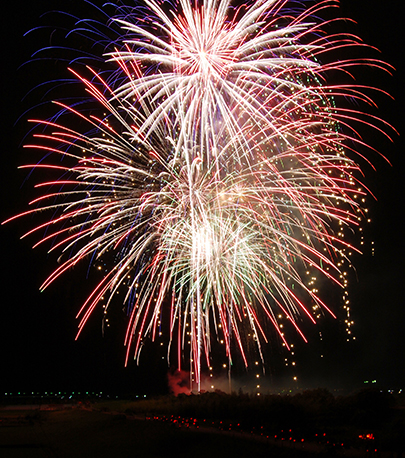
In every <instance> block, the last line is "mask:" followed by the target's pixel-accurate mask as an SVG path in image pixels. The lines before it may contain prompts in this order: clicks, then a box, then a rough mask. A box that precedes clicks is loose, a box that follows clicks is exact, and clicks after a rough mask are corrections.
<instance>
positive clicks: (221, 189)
mask: <svg viewBox="0 0 405 458" xmlns="http://www.w3.org/2000/svg"><path fill="white" fill-rule="evenodd" d="M193 5H194V2H189V1H188V0H179V1H178V3H177V5H176V7H173V9H172V10H170V11H167V8H168V5H167V2H159V1H156V0H146V1H145V7H144V8H143V9H142V10H141V9H133V8H131V7H129V6H124V5H120V7H119V8H117V14H116V16H114V17H112V20H111V21H110V23H109V24H110V25H109V27H110V28H111V30H114V31H115V33H116V35H117V36H118V39H117V38H116V39H115V40H114V41H113V42H110V43H108V42H107V43H105V40H104V42H103V43H104V45H105V46H104V48H103V51H104V54H103V59H104V64H105V65H106V66H107V64H108V65H110V66H111V64H113V65H114V66H115V67H114V70H106V69H103V68H102V65H101V68H100V69H97V70H95V69H94V68H93V67H92V66H91V65H88V66H86V67H85V68H84V67H80V65H79V64H77V66H78V68H77V67H75V65H73V64H72V68H71V69H70V70H71V72H72V73H73V75H74V76H75V78H76V79H77V80H79V81H81V82H82V83H83V85H84V86H85V88H86V91H87V93H88V94H90V97H91V98H92V100H93V101H94V102H95V106H96V108H97V110H99V113H100V114H99V115H97V114H95V113H96V112H97V110H96V109H94V110H93V111H92V112H91V113H90V112H89V113H86V112H84V111H83V110H82V111H79V110H80V106H79V108H78V107H77V106H76V105H73V106H68V105H66V104H64V103H61V102H58V101H56V102H55V103H56V104H57V106H58V107H59V109H60V112H59V113H58V116H56V117H55V118H53V119H52V120H47V121H40V122H38V121H35V122H36V123H37V124H38V123H39V130H38V132H40V133H38V134H36V135H35V138H36V139H37V141H38V143H35V144H30V145H26V146H27V147H29V148H36V149H40V150H44V151H46V152H47V154H48V153H50V157H58V156H60V159H61V161H59V162H55V163H52V160H49V163H47V161H46V160H44V161H43V162H41V164H40V165H39V166H28V167H40V168H43V167H45V168H49V169H50V170H51V171H53V172H56V173H60V175H59V178H56V179H55V180H54V181H47V182H46V183H41V184H40V185H39V186H40V187H41V186H42V187H43V189H45V187H46V188H50V189H51V190H50V191H49V192H47V193H44V195H43V196H42V197H40V198H38V199H36V200H35V201H34V202H33V203H35V205H36V209H35V210H32V211H31V212H37V211H43V210H48V211H49V213H50V215H51V216H50V219H49V220H48V221H47V222H46V223H45V224H41V225H40V226H38V227H36V228H34V229H33V230H32V231H30V232H29V233H27V234H26V235H28V234H31V233H33V232H38V231H41V230H45V231H46V232H45V235H43V236H42V237H41V239H40V242H38V244H40V243H44V242H47V241H52V247H51V250H61V257H60V258H59V259H60V260H61V264H60V265H59V266H58V268H57V269H56V270H55V271H54V272H53V273H52V274H51V275H50V276H49V278H48V279H47V280H46V281H45V283H44V284H43V286H42V288H45V287H47V286H48V285H49V284H50V283H52V282H53V281H54V280H56V279H57V278H58V277H59V276H60V275H61V274H62V273H63V272H65V271H67V270H68V269H70V268H71V267H73V266H74V265H75V264H76V263H78V262H79V261H82V260H83V259H84V258H90V259H91V261H92V262H93V263H96V264H97V263H98V262H101V261H102V260H103V259H105V258H108V259H109V260H110V259H113V261H112V262H111V261H109V262H111V265H109V268H108V269H107V271H106V273H105V276H104V277H103V278H102V280H101V281H100V283H99V284H98V286H97V287H96V288H95V290H94V291H93V292H92V293H91V294H90V296H89V298H88V300H87V301H86V302H85V304H84V305H83V307H82V309H81V310H80V312H79V314H78V316H79V317H80V325H79V333H80V331H81V330H82V328H83V326H84V324H85V323H86V321H87V320H88V318H89V316H90V315H91V313H92V311H93V310H94V309H95V308H96V307H97V306H103V307H104V310H105V313H107V312H108V308H109V306H110V304H111V303H112V299H113V297H114V296H115V295H116V294H117V293H118V292H119V291H124V297H125V299H124V302H125V304H126V306H127V311H128V316H129V324H128V332H127V335H126V339H125V343H126V345H127V348H128V353H127V358H128V356H129V355H130V354H131V350H132V351H133V352H134V353H132V354H135V358H137V359H139V356H140V352H141V349H142V347H143V345H144V343H145V338H147V337H151V338H152V340H155V339H156V337H157V335H158V334H160V332H159V328H160V324H161V320H167V321H168V322H169V326H168V327H169V329H170V331H169V333H170V336H169V346H168V360H169V362H170V361H172V362H173V359H175V360H176V359H177V365H178V367H179V368H180V367H181V365H182V361H185V364H190V365H191V367H190V372H191V373H194V378H193V380H194V381H195V382H196V384H197V388H198V390H199V389H200V380H201V371H202V367H205V366H206V367H210V366H211V365H212V363H211V345H212V342H213V339H217V340H218V341H220V342H223V345H224V355H226V357H227V358H228V360H229V363H231V361H232V352H234V351H237V352H238V353H239V354H241V355H242V358H243V360H244V362H245V365H246V366H248V365H249V355H248V351H247V349H248V348H250V347H251V342H253V343H254V345H255V347H256V351H257V352H258V353H259V354H260V357H261V358H262V360H264V357H263V351H262V350H263V348H264V346H265V345H266V344H267V343H268V341H269V339H273V338H274V336H273V335H272V334H271V333H269V331H268V329H269V325H271V327H272V328H273V329H275V330H276V334H275V335H276V336H278V339H279V340H280V341H281V342H282V343H283V345H284V346H285V347H287V348H290V345H291V340H293V338H291V339H290V337H287V335H286V333H285V330H284V324H286V328H287V327H288V328H290V331H289V332H292V334H291V335H294V334H295V335H297V336H299V337H300V338H303V339H304V340H305V337H304V335H303V333H302V331H301V330H300V327H299V323H300V320H301V319H302V318H301V317H303V318H304V319H308V320H310V321H312V322H313V323H315V322H316V320H317V319H318V318H319V317H320V316H321V313H322V312H321V311H322V310H323V311H327V312H328V313H330V314H331V315H332V316H334V315H333V313H332V312H331V311H330V310H329V308H328V307H327V305H326V304H325V303H324V301H323V300H322V299H321V297H320V295H319V294H318V289H317V286H316V284H315V282H316V276H317V275H318V276H322V277H324V278H326V279H328V280H329V281H330V282H332V283H334V284H337V285H339V286H341V287H342V288H343V289H344V290H345V288H346V286H347V279H346V278H345V272H344V270H345V266H347V265H349V266H350V264H351V261H350V256H351V253H352V252H353V251H358V250H356V249H355V248H354V247H353V246H352V245H351V243H350V242H348V241H346V239H345V238H344V235H345V230H347V229H350V230H351V231H354V232H355V231H356V230H357V229H358V228H359V227H360V226H361V224H362V221H363V220H364V219H367V218H366V213H365V210H363V209H362V206H361V202H362V199H363V198H364V196H365V194H366V192H365V191H364V188H363V186H362V184H361V183H360V182H359V181H358V178H357V177H358V175H359V173H358V172H360V167H359V165H358V164H357V162H356V161H355V160H354V159H353V157H354V158H356V150H357V149H358V148H359V149H360V148H362V149H364V148H366V147H367V146H366V145H365V143H364V141H363V140H362V139H361V138H360V136H359V135H358V134H357V132H356V130H355V128H354V127H350V125H352V124H354V123H356V122H357V123H363V124H367V125H370V123H369V119H372V120H373V123H374V124H375V125H376V126H377V127H376V129H377V130H380V131H381V129H380V128H379V127H378V124H379V123H380V120H378V119H377V118H373V117H367V116H366V115H364V113H362V112H361V111H355V110H354V109H352V108H346V105H345V104H343V105H341V106H340V105H339V104H340V103H341V102H342V101H343V100H345V99H346V98H350V99H352V100H355V102H356V103H357V104H359V105H361V106H367V105H371V106H372V105H373V101H372V99H371V97H370V95H368V94H367V90H366V89H367V88H364V86H361V85H356V83H355V82H354V79H352V78H351V77H350V72H351V71H352V69H354V68H355V67H356V66H359V65H363V66H364V65H370V66H374V67H379V68H381V69H382V70H386V71H388V69H389V67H388V66H387V65H386V64H384V63H383V62H380V61H376V60H373V59H370V60H367V59H358V60H356V59H353V58H349V59H348V60H342V59H340V60H339V61H336V62H335V61H334V60H333V58H332V57H331V56H332V55H333V52H334V51H335V50H336V49H339V52H341V50H342V49H344V48H349V47H350V48H353V47H354V48H355V47H358V48H361V47H365V45H364V44H363V43H362V42H361V40H360V39H358V38H357V37H355V36H354V35H352V34H348V35H345V34H344V33H332V34H331V35H330V36H329V35H328V34H327V29H328V27H329V26H330V24H329V23H328V22H322V21H320V20H319V16H320V15H321V12H322V10H324V9H326V8H329V7H334V6H336V2H335V1H333V0H331V1H329V0H326V1H324V2H320V3H318V4H314V5H313V6H312V7H310V8H309V9H308V10H303V8H302V6H301V7H299V5H298V4H297V3H295V2H292V1H284V0H283V1H281V0H267V1H252V2H249V3H247V4H244V5H241V6H239V7H233V6H232V5H231V4H230V2H229V1H225V0H217V1H215V0H204V1H202V2H200V4H199V5H194V6H193ZM145 11H146V13H145ZM141 12H142V14H141ZM90 24H91V25H90ZM86 25H87V26H88V34H89V37H91V31H92V30H93V27H94V26H93V24H92V23H91V21H89V22H87V21H82V22H80V24H79V25H78V30H79V31H80V33H81V34H82V33H85V30H86ZM105 49H107V52H106V51H105ZM78 61H79V60H78ZM109 68H110V67H109ZM332 73H333V75H334V78H335V79H336V75H342V77H346V76H348V77H347V81H346V80H345V82H344V83H343V84H334V82H333V81H332V80H330V75H331V74H332ZM84 75H87V76H84ZM79 105H80V104H79ZM64 116H71V117H73V119H74V118H77V119H78V120H79V119H80V120H81V121H83V120H84V121H85V122H86V123H87V124H88V126H89V131H88V132H87V133H82V132H76V131H75V130H74V129H72V128H71V127H68V126H67V125H64V124H63V123H62V122H61V121H60V119H64ZM44 131H45V132H46V133H43V132H44ZM349 153H350V154H349ZM359 157H360V155H359ZM55 164H57V165H55ZM31 212H28V213H31ZM25 214H26V213H25ZM18 216H21V215H18ZM111 253H112V254H113V256H111ZM343 298H344V301H345V306H344V307H345V310H346V311H347V316H348V317H349V316H350V312H349V307H348V300H347V296H346V291H344V294H343ZM283 323H284V324H283ZM173 348H176V350H175V351H173ZM173 353H174V354H175V355H173ZM185 355H186V356H185ZM173 356H174V357H173Z"/></svg>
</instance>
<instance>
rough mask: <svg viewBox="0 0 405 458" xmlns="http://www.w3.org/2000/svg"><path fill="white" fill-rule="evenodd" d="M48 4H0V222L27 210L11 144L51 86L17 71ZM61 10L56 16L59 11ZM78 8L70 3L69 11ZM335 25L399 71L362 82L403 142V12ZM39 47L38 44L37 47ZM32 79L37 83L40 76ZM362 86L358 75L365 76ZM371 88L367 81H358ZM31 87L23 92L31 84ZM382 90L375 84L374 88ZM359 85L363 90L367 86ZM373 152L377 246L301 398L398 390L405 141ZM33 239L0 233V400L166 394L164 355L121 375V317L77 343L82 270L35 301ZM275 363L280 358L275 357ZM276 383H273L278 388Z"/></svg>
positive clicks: (351, 3) (366, 2)
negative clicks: (3, 396)
mask: <svg viewBox="0 0 405 458" xmlns="http://www.w3.org/2000/svg"><path fill="white" fill-rule="evenodd" d="M55 3H57V2H54V1H51V0H47V1H45V0H42V1H36V2H24V4H23V5H22V4H21V2H7V6H5V7H3V15H2V33H3V36H2V45H3V46H2V51H1V52H2V61H3V65H2V67H3V70H2V74H1V76H2V83H3V84H2V117H3V119H2V128H3V136H2V142H1V151H2V153H1V154H2V169H3V176H2V183H1V185H2V206H1V220H2V221H3V220H4V219H6V218H8V217H10V216H12V215H14V214H16V213H18V212H19V211H22V210H24V209H25V208H26V204H27V202H28V201H29V199H30V195H31V193H32V186H33V184H34V182H33V181H31V182H28V183H25V184H24V183H23V181H24V177H25V175H26V174H25V172H23V171H18V170H17V166H18V165H21V164H22V163H24V161H23V160H22V158H23V153H22V149H21V148H20V146H19V145H20V143H21V142H22V140H23V136H24V135H25V133H26V132H27V129H28V127H27V123H26V122H25V121H24V117H23V120H21V121H18V122H16V121H17V119H18V117H19V116H21V115H22V114H23V112H24V110H25V109H27V108H29V107H28V106H27V104H26V103H22V102H21V99H22V98H23V96H24V95H25V94H26V92H27V91H28V90H29V89H30V88H31V87H32V81H34V80H38V81H40V80H42V81H45V80H46V79H48V75H47V74H43V75H38V74H30V72H29V71H27V70H26V69H19V67H20V66H21V65H22V64H23V63H24V62H26V61H28V60H29V58H30V54H31V53H32V52H34V51H35V50H36V49H37V48H39V47H41V46H44V45H46V43H42V42H39V43H36V42H32V40H31V39H27V38H23V34H24V32H26V31H27V30H29V29H30V28H32V27H35V26H36V25H37V24H38V23H39V22H40V21H39V19H37V18H38V17H39V16H40V15H41V14H42V13H44V12H46V11H49V10H51V9H53V8H55ZM58 3H60V5H59V7H60V8H61V9H64V8H67V6H66V5H67V3H64V2H58ZM68 3H69V5H70V4H74V5H75V6H77V5H78V4H79V0H74V1H71V2H68ZM341 4H342V10H343V13H342V15H344V16H348V17H351V18H353V19H354V20H356V21H357V23H358V25H357V27H355V28H354V30H355V31H356V32H357V33H358V34H359V35H360V36H361V37H362V38H363V39H364V40H365V41H366V42H367V43H369V44H372V45H374V46H376V47H377V48H379V49H380V50H381V57H382V59H384V60H385V61H387V62H389V63H390V64H392V65H393V66H394V67H395V68H396V71H395V72H394V75H393V77H392V78H387V77H382V76H376V75H374V74H372V75H371V79H375V80H376V84H377V85H379V86H380V87H383V88H384V89H387V90H388V91H389V92H390V93H391V94H392V95H393V96H394V97H395V99H396V100H395V102H393V101H391V100H390V99H388V98H381V100H380V99H379V105H380V111H379V112H378V113H377V114H378V115H380V116H381V117H383V118H384V119H386V120H387V121H388V122H390V123H391V124H393V125H394V126H395V127H396V128H397V129H398V130H399V131H400V133H403V123H404V122H403V119H404V115H403V107H404V106H405V105H404V95H403V79H404V75H405V73H404V66H403V60H404V52H403V45H402V39H403V35H404V28H403V24H402V20H403V17H404V6H403V4H402V3H401V2H398V1H396V0H387V1H385V2H377V1H374V0H373V1H370V0H343V1H342V2H341ZM43 36H44V35H43ZM37 73H38V71H37ZM365 76H366V75H365ZM367 76H370V75H367ZM31 79H32V81H31ZM380 79H381V81H380ZM366 81H367V80H366ZM368 140H369V142H370V143H373V145H375V146H376V147H377V149H379V150H380V151H381V152H382V153H383V154H384V155H385V156H386V157H387V158H388V159H389V160H390V162H391V163H392V167H390V166H389V165H388V164H387V163H386V162H385V161H384V160H382V159H379V158H377V157H376V158H373V161H374V163H375V165H376V168H377V171H376V172H375V171H373V170H372V169H371V168H367V167H366V168H365V171H366V175H367V176H366V179H365V180H366V183H367V184H368V185H369V186H370V188H371V189H372V191H373V193H374V194H375V195H376V197H377V202H373V203H371V204H370V212H371V216H372V219H373V223H372V225H371V226H370V227H369V228H368V232H369V234H370V235H369V236H368V237H369V239H370V240H374V242H375V255H374V256H371V253H370V250H367V252H365V254H364V255H363V256H362V257H360V258H358V259H357V261H356V265H357V275H358V282H357V283H356V282H352V284H351V288H350V293H351V300H352V311H353V316H354V319H355V322H356V326H355V328H354V332H355V334H356V337H357V340H356V342H355V343H350V344H347V343H346V342H345V340H346V339H345V335H344V331H343V328H342V326H340V325H339V323H337V322H336V321H334V322H333V323H332V324H331V325H328V330H330V333H329V334H328V336H327V337H326V340H327V341H328V349H327V351H326V354H325V355H324V358H323V359H322V360H321V359H320V358H319V347H318V346H316V345H315V344H314V345H312V344H309V345H307V346H306V347H305V348H302V349H300V356H301V357H302V359H301V360H297V364H298V366H297V371H298V373H299V375H300V377H301V380H302V384H303V386H306V385H315V386H316V385H326V384H327V385H328V386H329V387H333V386H334V384H335V385H336V386H338V385H339V384H341V383H343V382H349V384H350V383H352V384H353V387H357V386H359V384H360V383H361V382H362V381H363V380H367V379H368V380H370V379H377V381H378V382H379V383H381V384H382V385H384V386H387V387H390V386H392V387H404V388H405V386H404V385H405V383H404V382H405V367H404V350H405V339H404V335H405V333H404V330H403V329H404V323H405V307H404V300H403V287H404V285H403V284H404V268H403V265H404V262H403V256H404V243H403V233H404V222H403V210H404V204H403V202H404V185H403V177H402V174H403V170H404V168H403V166H404V152H403V151H404V150H403V138H401V137H396V138H394V140H395V143H394V144H391V143H390V142H388V141H386V140H384V139H383V138H382V137H378V136H376V138H375V141H374V140H373V139H371V140H370V139H368ZM31 227H33V222H32V221H31V220H30V218H27V219H24V220H21V221H18V222H15V223H11V224H8V225H6V226H2V227H1V229H0V230H1V240H2V244H1V260H2V275H1V277H0V278H1V296H0V297H1V299H0V301H1V302H0V303H1V328H0V339H1V342H0V364H1V374H2V375H1V381H0V390H1V391H0V393H1V392H4V391H16V390H22V391H23V390H26V391H33V390H34V391H37V390H40V391H47V390H49V391H50V390H101V391H108V390H111V391H114V390H115V391H117V390H122V391H142V390H143V391H145V390H146V391H147V390H149V391H155V392H159V391H164V390H165V389H166V388H165V387H166V381H165V375H164V374H165V372H166V370H167V368H166V366H165V364H164V362H163V363H162V361H161V355H160V354H159V352H158V351H157V350H154V349H153V348H151V349H150V350H149V352H150V354H149V355H148V354H146V355H143V357H142V364H141V367H140V368H137V367H136V366H135V365H134V364H133V365H131V366H130V367H129V368H127V369H124V368H123V361H124V347H123V346H122V341H123V333H124V328H125V316H124V315H123V314H122V316H121V315H119V314H118V315H117V317H116V330H114V331H113V332H111V333H110V334H109V337H108V338H106V339H102V338H101V324H100V320H99V319H98V318H97V317H94V318H93V320H91V321H90V324H89V325H88V327H87V328H86V329H85V331H84V333H83V335H82V336H81V337H80V339H79V340H78V341H75V340H74V337H75V333H76V326H77V322H76V320H75V314H76V312H77V311H78V309H79V307H80V305H81V304H82V302H83V300H84V299H85V298H86V297H87V296H86V294H87V293H88V292H89V291H90V287H89V285H88V284H86V280H85V275H86V266H85V267H82V268H79V269H77V271H75V272H71V273H69V274H68V275H67V278H66V280H63V281H58V282H57V283H56V284H55V285H53V286H51V287H50V288H49V289H48V290H47V291H45V292H44V293H39V291H38V288H39V286H40V284H41V283H42V281H43V280H44V279H45V278H46V276H47V275H48V274H49V273H50V272H51V270H52V269H53V267H54V264H53V261H49V262H48V260H47V255H46V252H45V250H41V249H39V250H34V251H33V250H32V249H31V244H33V243H34V240H33V239H29V240H19V237H20V236H21V235H22V234H23V233H24V232H25V230H26V229H28V228H31ZM275 357H280V358H283V355H282V353H281V352H280V353H279V354H278V355H277V354H276V355H275ZM276 377H277V374H273V378H276Z"/></svg>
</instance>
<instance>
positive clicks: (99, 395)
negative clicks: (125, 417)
mask: <svg viewBox="0 0 405 458" xmlns="http://www.w3.org/2000/svg"><path fill="white" fill-rule="evenodd" d="M4 395H5V396H41V397H44V396H62V397H65V396H69V398H72V396H76V395H77V396H84V395H86V396H98V397H102V396H103V392H102V391H100V392H96V391H92V392H90V391H85V392H81V391H76V392H75V391H72V392H67V391H64V392H62V391H58V392H56V391H55V392H53V391H49V392H48V391H45V392H43V393H39V392H35V391H31V392H21V391H18V392H17V393H4ZM104 396H106V397H108V398H109V397H111V398H115V399H118V396H110V395H108V394H107V395H106V394H104ZM135 398H136V399H139V398H146V394H144V395H136V396H135Z"/></svg>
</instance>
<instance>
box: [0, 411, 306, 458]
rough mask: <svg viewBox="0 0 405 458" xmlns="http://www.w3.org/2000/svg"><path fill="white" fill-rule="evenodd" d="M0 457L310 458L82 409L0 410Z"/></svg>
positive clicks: (231, 436)
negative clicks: (171, 457)
mask: <svg viewBox="0 0 405 458" xmlns="http://www.w3.org/2000/svg"><path fill="white" fill-rule="evenodd" d="M0 417H1V418H2V426H1V427H0V456H1V457H2V458H28V457H29V458H43V457H59V458H73V457H75V458H81V457H83V458H89V457H97V458H104V457H105V458H107V457H119V458H121V457H125V458H126V457H128V458H129V457H131V458H134V457H150V458H152V457H153V458H154V457H156V458H157V457H168V456H176V457H178V458H179V457H180V458H181V457H190V456H192V457H196V458H199V457H201V458H202V457H204V458H207V457H209V458H214V457H221V458H223V457H224V456H236V457H238V456H240V457H242V456H244V457H246V456H249V455H250V456H252V455H253V456H255V457H259V458H260V457H274V458H279V457H280V458H281V457H292V458H294V457H297V458H298V457H303V458H306V457H310V456H313V455H312V454H311V453H309V452H300V451H299V450H298V449H293V448H289V447H288V448H287V447H284V448H280V447H275V446H273V445H271V444H268V443H266V442H259V441H254V440H249V439H246V438H241V437H238V436H237V434H236V433H235V434H219V433H218V431H211V432H207V431H202V429H198V430H197V429H196V428H195V427H194V428H193V427H191V428H187V430H185V429H181V428H179V427H178V426H175V425H174V424H172V423H162V422H154V421H144V420H137V419H127V418H126V416H124V415H122V414H115V415H113V414H106V413H102V412H98V411H92V410H85V409H63V410H51V411H45V410H40V411H34V410H26V411H24V410H14V411H0Z"/></svg>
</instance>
